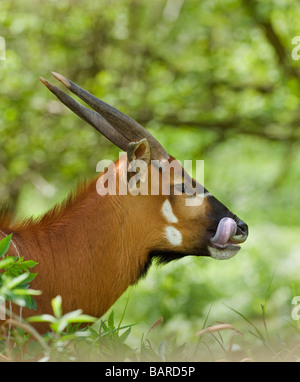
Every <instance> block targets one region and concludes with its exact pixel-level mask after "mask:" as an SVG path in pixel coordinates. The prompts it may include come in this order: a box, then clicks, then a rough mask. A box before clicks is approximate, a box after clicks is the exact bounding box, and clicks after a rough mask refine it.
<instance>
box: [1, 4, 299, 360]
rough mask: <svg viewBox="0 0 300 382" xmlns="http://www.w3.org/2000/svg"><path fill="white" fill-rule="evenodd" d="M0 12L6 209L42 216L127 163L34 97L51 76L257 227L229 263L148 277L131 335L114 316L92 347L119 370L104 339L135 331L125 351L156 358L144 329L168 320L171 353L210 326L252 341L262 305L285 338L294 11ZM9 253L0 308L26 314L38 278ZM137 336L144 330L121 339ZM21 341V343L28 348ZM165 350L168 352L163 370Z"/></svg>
mask: <svg viewBox="0 0 300 382" xmlns="http://www.w3.org/2000/svg"><path fill="white" fill-rule="evenodd" d="M0 7H1V11H0V35H1V36H3V37H4V38H5V41H6V61H0V81H1V97H0V110H1V113H0V136H1V144H2V145H1V150H0V177H1V184H0V200H1V202H3V203H5V202H9V203H10V204H11V206H12V207H11V209H12V210H14V212H16V214H17V216H24V214H25V215H27V216H31V215H39V214H40V213H42V212H44V211H46V210H47V209H48V208H49V207H51V206H52V205H53V204H54V203H55V202H57V201H60V200H62V198H63V197H64V196H65V195H66V194H67V193H68V192H69V191H70V190H71V189H73V188H74V186H75V185H76V184H77V182H78V180H79V179H80V178H83V177H84V178H92V177H94V176H96V175H97V174H96V171H95V168H96V163H97V162H98V160H100V159H104V158H108V159H116V158H117V157H118V151H119V150H118V149H117V148H115V147H113V145H111V144H110V143H109V142H108V141H107V140H106V139H105V138H104V137H100V136H99V135H98V134H97V133H96V132H95V131H94V130H93V129H91V128H90V127H89V126H87V125H86V124H84V123H83V122H82V121H81V120H80V119H79V118H77V117H76V116H74V115H72V113H70V112H68V111H67V110H66V109H65V108H64V107H63V106H62V105H60V103H59V102H58V101H57V100H56V99H55V98H54V97H53V96H52V94H50V93H49V92H47V90H46V89H45V88H44V87H43V86H42V84H40V82H39V80H38V78H39V76H40V75H42V76H44V77H46V78H49V72H50V70H54V71H57V72H60V73H62V74H63V75H65V76H66V77H68V78H70V79H72V80H74V81H75V82H77V83H78V84H80V85H81V86H83V87H85V88H86V89H87V90H89V91H91V92H93V93H94V94H95V95H97V96H99V97H100V98H102V99H103V100H104V101H107V102H108V103H110V104H112V105H113V106H116V107H117V108H119V109H120V110H122V111H124V112H125V113H127V114H129V115H131V116H132V117H133V118H135V119H136V120H137V121H139V122H140V123H141V124H143V125H144V126H145V127H146V128H148V129H149V130H150V131H151V133H153V134H154V136H155V137H157V138H158V140H159V141H160V142H161V143H162V144H163V145H164V147H165V148H166V150H167V151H168V152H170V154H172V155H174V156H175V157H176V158H178V159H180V160H182V161H183V160H184V159H194V160H195V159H204V160H205V186H206V187H207V188H208V190H209V191H210V192H211V193H212V194H213V195H215V196H216V197H217V198H218V199H219V200H221V201H222V202H223V203H224V204H226V205H227V206H228V207H229V208H230V209H231V210H232V211H233V212H234V213H236V214H237V215H238V216H239V217H241V218H242V219H244V220H245V221H246V222H247V223H248V225H249V228H250V236H249V239H248V240H247V242H246V243H245V244H243V248H242V250H241V251H240V253H239V254H238V255H237V256H236V257H235V258H233V259H231V260H230V261H228V262H216V261H213V260H211V259H200V258H190V259H183V260H180V261H178V262H177V263H173V264H168V265H167V266H165V267H162V268H156V267H153V269H151V270H150V272H149V273H148V275H147V277H146V278H145V279H143V280H141V281H140V282H139V284H138V286H137V287H134V288H131V289H130V293H131V299H130V302H129V303H128V309H127V314H126V320H127V321H128V324H127V323H126V324H124V325H122V328H123V327H124V329H122V330H120V331H118V330H115V331H113V329H111V328H110V327H109V325H108V320H107V319H106V317H104V318H103V319H102V321H103V322H104V324H100V321H99V322H98V321H97V322H96V323H95V324H94V325H98V326H97V330H96V332H97V335H95V338H94V340H95V346H97V345H96V344H97V343H98V342H97V341H98V339H99V330H100V327H101V331H102V334H103V333H106V332H107V333H108V334H106V335H105V337H104V339H103V352H104V353H105V352H106V353H105V354H106V355H108V356H109V355H110V354H111V351H112V349H110V350H109V346H115V345H109V341H107V343H105V341H106V340H105V338H113V336H116V338H114V339H112V343H113V341H115V343H119V342H122V341H121V340H120V339H118V338H119V337H120V336H122V335H123V334H124V333H125V332H126V331H129V329H130V328H131V332H130V333H129V332H127V333H129V334H128V337H127V339H126V344H127V346H129V347H130V348H133V349H136V348H137V349H140V348H142V349H144V350H145V349H146V350H145V351H144V350H143V352H144V353H146V352H148V351H150V353H151V349H150V350H149V346H148V345H149V344H148V341H146V340H147V338H146V339H145V340H142V343H143V344H144V345H143V346H144V347H143V346H142V345H140V344H141V335H140V333H138V334H137V333H136V332H135V331H134V328H136V327H137V328H140V326H139V325H138V324H139V323H143V322H145V325H146V326H147V327H149V326H150V325H151V323H152V322H153V321H155V320H156V319H157V317H160V316H163V317H164V326H163V329H164V336H163V337H166V339H165V343H166V344H170V343H172V341H169V339H170V338H171V339H173V338H177V340H178V341H179V342H180V343H184V342H186V340H187V338H194V333H196V332H197V331H198V330H199V327H202V325H203V321H204V318H203V317H207V313H208V311H210V320H211V322H215V321H220V320H221V321H223V322H230V323H231V324H233V325H237V326H239V325H242V323H244V324H245V323H246V321H245V320H244V318H243V317H247V319H248V320H249V321H250V322H251V323H253V325H255V327H258V326H257V324H256V323H257V320H258V321H259V322H260V320H261V315H262V311H261V308H260V306H261V304H265V295H266V291H267V293H268V309H265V311H264V316H265V317H264V319H265V322H267V321H268V320H269V321H268V322H270V323H269V325H268V332H269V334H270V335H272V334H274V333H275V332H276V333H280V334H281V335H282V336H283V334H282V333H285V331H286V330H287V325H286V322H287V321H290V318H291V315H290V311H291V299H292V297H293V296H295V295H300V280H299V267H300V263H299V258H300V252H299V205H300V193H299V192H298V190H299V188H300V166H299V163H300V151H299V141H300V140H299V139H300V135H299V132H300V130H299V95H300V86H299V62H300V61H294V60H293V59H292V57H291V51H292V49H293V48H294V46H293V45H292V44H291V40H292V38H293V37H294V36H296V35H299V28H298V25H299V16H300V5H299V4H298V3H297V2H295V1H293V0H285V1H268V0H261V1H257V0H251V1H250V0H225V1H221V0H203V1H196V0H185V1H172V0H158V1H146V0H141V1H135V0H117V1H113V2H110V1H106V0H101V1H98V2H95V1H92V0H82V1H80V2H73V1H71V0H61V1H56V2H54V1H51V2H41V1H39V0H32V1H23V0H12V1H11V0H10V1H8V0H2V1H1V5H0ZM33 202H34V203H33ZM8 242H9V239H7V240H5V241H4V242H3V241H2V242H0V266H1V267H2V271H1V272H3V270H5V272H6V274H3V273H0V277H1V279H0V280H1V286H0V288H1V293H2V294H4V295H5V298H6V299H7V300H11V301H15V302H17V301H18V302H20V303H21V304H25V305H26V304H27V305H29V304H30V302H29V298H30V301H32V299H31V297H30V296H31V295H21V294H19V295H18V294H16V293H15V291H16V290H19V293H21V292H20V291H21V290H22V288H23V286H24V285H25V284H26V285H27V284H28V283H29V282H30V277H32V276H30V277H29V276H23V275H26V274H29V269H31V267H30V266H29V265H28V263H27V265H25V266H24V263H25V264H26V261H24V259H20V260H19V259H17V258H14V257H11V258H9V257H4V255H3V254H4V253H5V252H6V251H7V248H6V247H7V245H8ZM27 260H28V259H27ZM29 264H30V263H29ZM22 267H23V269H22ZM26 267H27V268H26ZM5 272H4V273H5ZM5 277H6V281H5ZM17 277H20V278H19V279H18V278H17ZM23 277H24V279H23ZM28 277H29V278H28ZM15 278H17V279H16V280H15V281H13V280H14V279H15ZM270 280H272V285H271V286H270ZM15 282H20V283H19V284H15ZM29 291H30V289H26V292H23V293H29ZM1 293H0V294H1ZM126 301H127V294H125V295H124V296H123V297H122V298H121V299H120V300H119V301H118V302H117V303H116V304H115V306H114V307H113V310H114V321H117V322H118V321H119V322H121V321H122V315H123V312H124V305H126ZM224 304H226V305H227V306H230V307H234V308H233V309H235V310H236V311H237V312H243V313H242V314H243V316H241V315H239V314H236V313H235V312H234V311H232V310H230V309H228V308H226V305H224ZM53 317H56V314H54V316H53ZM55 319H57V317H56V318H55ZM111 320H112V318H111ZM55 322H56V321H55ZM132 322H135V323H137V325H136V327H134V328H132V327H131V326H127V325H131V324H130V323H132ZM52 324H54V322H52ZM248 324H249V323H248ZM250 326H251V325H250ZM67 327H68V326H67ZM92 327H93V326H92ZM117 328H118V326H117ZM20 330H21V329H20ZM252 330H253V332H254V333H256V334H258V333H257V332H256V331H255V330H254V328H253V327H252ZM259 330H260V332H261V333H263V332H262V330H261V329H259ZM140 331H142V328H141V329H140ZM111 332H112V333H111ZM158 332H159V330H158V331H157V333H158ZM110 333H111V334H110ZM113 333H115V334H113ZM94 334H95V333H94ZM155 334H156V331H154V332H153V333H152V334H151V335H152V336H154V335H155ZM222 335H223V334H222ZM59 336H61V334H59ZM157 336H158V337H159V335H157ZM292 336H293V334H292ZM124 337H125V336H124ZM252 337H253V336H252ZM16 338H18V341H19V342H22V340H21V337H20V334H17V337H16ZM235 339H236V338H235ZM257 340H258V339H257ZM91 341H92V340H91ZM195 341H196V340H195ZM83 342H84V341H83ZM83 342H82V344H83ZM154 342H155V339H154ZM122 343H123V342H122ZM128 343H129V345H128ZM131 343H132V344H134V345H131ZM160 343H161V341H160V338H158V345H157V347H159V346H160V345H159V344H160ZM202 345H203V344H202V343H201V346H202ZM82 346H83V345H82ZM120 346H123V345H120ZM168 346H169V345H166V346H165V345H161V346H160V353H161V354H162V355H164V354H166V352H165V349H169V348H168ZM170 346H171V345H170ZM106 347H107V349H106ZM115 347H117V345H116V346H115ZM171 347H172V346H171ZM152 348H155V347H154V345H153V346H152ZM105 349H106V350H105ZM155 349H157V348H155ZM85 351H87V350H85ZM124 351H125V353H126V354H130V351H131V350H130V349H127V348H126V349H125V348H124ZM206 351H208V350H207V348H206ZM155 353H157V351H156V350H155ZM167 354H169V353H168V350H167ZM158 357H159V356H158ZM163 357H165V358H167V356H166V355H165V356H162V358H163ZM162 358H161V359H162ZM214 359H215V358H214Z"/></svg>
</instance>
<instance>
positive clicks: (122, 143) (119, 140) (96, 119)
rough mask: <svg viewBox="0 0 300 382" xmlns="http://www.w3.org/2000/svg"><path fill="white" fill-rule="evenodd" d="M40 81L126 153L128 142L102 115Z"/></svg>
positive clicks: (43, 80)
mask: <svg viewBox="0 0 300 382" xmlns="http://www.w3.org/2000/svg"><path fill="white" fill-rule="evenodd" d="M40 80H41V81H42V83H43V84H44V85H45V86H46V87H47V88H48V89H49V90H50V91H51V92H52V93H53V94H55V95H56V97H57V98H58V99H59V100H60V101H61V102H62V103H63V104H64V105H66V106H67V107H68V108H69V109H70V110H72V111H73V112H74V113H75V114H77V115H78V116H79V117H80V118H82V119H83V120H85V121H86V122H88V123H89V124H90V125H92V126H93V127H94V128H95V129H96V130H98V131H99V132H100V133H101V134H103V135H104V136H105V137H106V138H107V139H109V140H110V141H111V142H112V143H113V144H115V145H117V146H118V147H119V148H120V149H122V150H124V151H127V148H128V144H129V143H130V142H129V141H128V140H127V139H126V138H125V137H124V136H123V135H122V134H120V133H119V132H118V131H117V130H115V129H114V128H113V127H112V126H111V124H110V123H109V122H108V121H107V120H106V119H105V118H103V117H102V115H100V114H99V113H96V112H95V111H94V110H91V109H89V108H87V107H86V106H84V105H82V104H81V103H79V102H77V101H75V100H74V99H73V98H72V97H70V96H68V95H67V94H65V93H64V92H63V91H62V90H60V89H59V88H58V87H57V86H54V85H52V84H51V83H50V82H48V81H47V80H45V78H43V77H40Z"/></svg>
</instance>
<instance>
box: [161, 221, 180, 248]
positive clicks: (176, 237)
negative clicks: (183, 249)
mask: <svg viewBox="0 0 300 382" xmlns="http://www.w3.org/2000/svg"><path fill="white" fill-rule="evenodd" d="M165 235H166V238H167V239H168V241H169V242H170V243H171V244H172V245H174V246H177V245H180V244H181V243H182V235H181V233H180V232H179V231H178V229H176V228H174V227H172V226H167V227H166V228H165Z"/></svg>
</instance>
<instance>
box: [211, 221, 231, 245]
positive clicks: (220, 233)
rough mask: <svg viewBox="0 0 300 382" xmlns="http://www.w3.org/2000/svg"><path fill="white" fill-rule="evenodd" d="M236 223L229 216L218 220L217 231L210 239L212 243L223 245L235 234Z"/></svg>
mask: <svg viewBox="0 0 300 382" xmlns="http://www.w3.org/2000/svg"><path fill="white" fill-rule="evenodd" d="M236 230H237V225H236V222H235V221H234V220H233V219H231V218H223V219H221V220H220V221H219V224H218V228H217V232H216V234H215V236H214V237H213V238H212V239H211V241H212V243H214V244H219V245H225V244H227V242H228V241H229V239H230V238H232V237H233V236H234V235H235V234H236Z"/></svg>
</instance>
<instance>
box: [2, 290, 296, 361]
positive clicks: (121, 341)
mask: <svg viewBox="0 0 300 382" xmlns="http://www.w3.org/2000/svg"><path fill="white" fill-rule="evenodd" d="M52 307H53V310H54V312H53V316H50V315H42V316H35V317H34V316H33V317H32V318H30V319H28V320H27V321H25V320H21V321H20V320H19V318H18V317H15V316H14V317H12V318H8V319H7V320H6V321H5V322H4V325H3V326H2V328H1V329H2V330H1V335H0V361H7V362H8V361H44V362H51V361H68V362H70V361H71V362H72V361H73V362H76V361H121V362H122V361H134V362H140V361H160V362H164V361H173V362H186V361H196V362H202V361H211V362H216V361H228V362H232V361H234V362H245V361H247V362H257V361H273V362H293V361H295V362H298V361H300V341H299V328H298V326H297V325H295V323H293V324H291V323H288V325H287V326H286V327H285V328H284V329H283V328H276V330H274V328H269V325H268V324H269V323H268V320H267V319H266V311H265V310H264V308H263V307H262V313H261V317H260V320H257V321H253V320H250V319H249V318H247V317H246V316H245V315H244V314H243V313H241V312H239V311H238V310H236V309H234V308H232V307H227V308H228V309H230V310H231V311H232V312H234V314H235V315H236V316H237V318H238V319H239V321H237V322H238V323H239V324H238V327H237V325H233V324H230V323H224V322H214V323H213V324H211V325H208V322H209V314H210V313H208V314H207V316H206V317H205V318H204V322H203V327H202V329H201V330H199V331H198V332H197V333H195V337H194V338H190V339H187V340H189V342H188V341H187V342H186V343H182V344H177V341H176V338H174V337H168V336H165V338H164V323H163V318H162V317H160V318H158V319H157V320H156V321H155V322H154V323H153V324H152V325H151V326H150V328H149V329H148V330H147V332H146V333H142V334H140V341H139V344H138V345H137V346H132V344H131V343H130V342H131V341H130V340H131V338H130V337H131V334H132V330H133V329H134V330H139V328H138V326H139V325H138V324H130V325H123V324H122V320H123V318H124V315H123V317H122V320H120V321H118V322H116V321H115V317H114V311H111V312H110V313H109V315H108V318H107V319H106V320H103V319H101V318H100V319H95V318H92V317H90V316H86V315H83V314H82V312H81V311H74V312H69V313H66V314H62V311H61V299H60V297H59V296H58V297H56V298H55V299H53V301H52ZM37 321H38V322H41V321H47V322H49V324H50V328H49V329H50V330H49V331H48V332H47V333H45V334H44V335H41V334H39V333H38V332H36V330H35V329H34V328H33V326H32V325H31V323H30V322H37ZM83 322H88V323H90V324H89V325H85V326H82V323H83ZM9 325H10V326H11V328H10V329H9ZM179 330H180V328H179ZM195 340H196V341H195Z"/></svg>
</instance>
